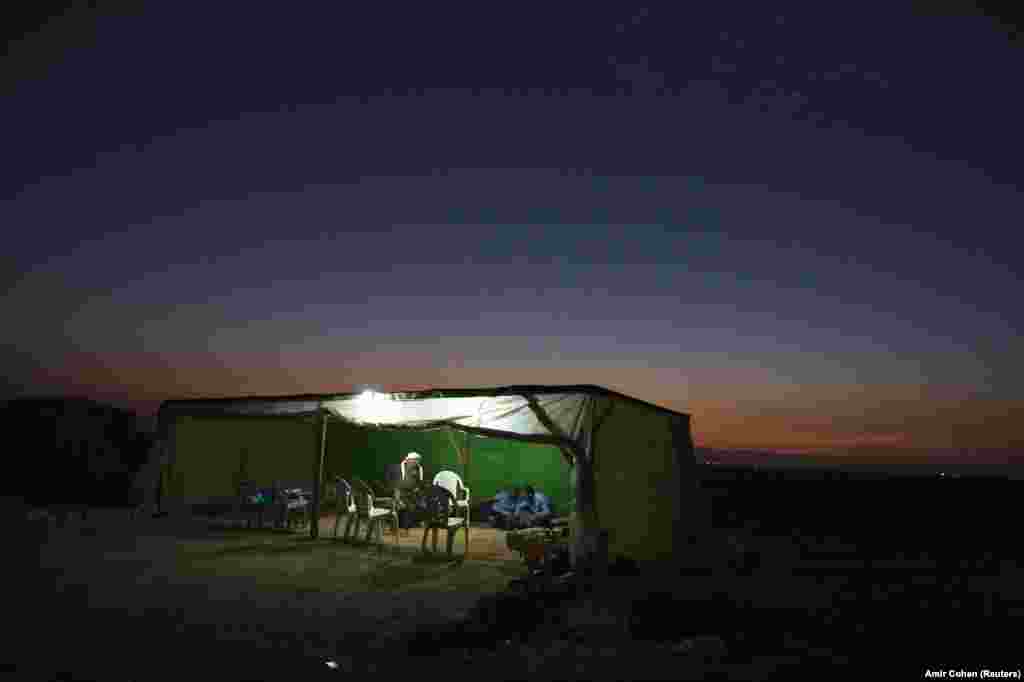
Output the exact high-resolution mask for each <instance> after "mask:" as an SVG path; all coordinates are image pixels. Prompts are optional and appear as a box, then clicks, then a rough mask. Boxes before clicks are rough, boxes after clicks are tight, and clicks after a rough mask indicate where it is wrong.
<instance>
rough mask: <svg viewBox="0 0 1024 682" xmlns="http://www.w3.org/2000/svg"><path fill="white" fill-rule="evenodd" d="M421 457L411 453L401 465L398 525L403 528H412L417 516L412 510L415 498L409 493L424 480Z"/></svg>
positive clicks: (398, 482) (398, 485)
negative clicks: (414, 518)
mask: <svg viewBox="0 0 1024 682" xmlns="http://www.w3.org/2000/svg"><path fill="white" fill-rule="evenodd" d="M420 459H421V458H420V455H419V453H416V452H410V453H409V454H408V455H406V456H405V459H403V460H402V463H401V464H399V475H400V477H401V478H400V479H399V480H398V481H396V484H397V485H396V487H397V489H398V499H399V509H398V525H399V526H400V527H401V528H411V527H412V526H413V525H414V523H413V517H414V516H415V510H414V509H412V505H413V504H414V496H413V495H411V494H410V493H409V492H403V491H408V490H409V489H410V488H415V487H416V486H418V485H419V484H420V483H422V481H423V478H424V475H425V474H424V471H423V464H421V463H420Z"/></svg>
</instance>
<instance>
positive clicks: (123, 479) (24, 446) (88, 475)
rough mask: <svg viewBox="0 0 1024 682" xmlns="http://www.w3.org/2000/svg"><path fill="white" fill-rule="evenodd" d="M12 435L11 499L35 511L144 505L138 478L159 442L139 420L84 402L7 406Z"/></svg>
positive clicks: (7, 482) (0, 408)
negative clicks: (76, 506)
mask: <svg viewBox="0 0 1024 682" xmlns="http://www.w3.org/2000/svg"><path fill="white" fill-rule="evenodd" d="M0 419H2V422H0V423H2V424H3V425H4V431H5V432H6V448H5V450H6V454H7V457H6V460H7V463H8V468H7V473H6V475H5V476H4V477H3V483H2V484H0V486H2V489H3V490H4V492H3V494H4V495H10V496H14V497H20V498H23V499H24V500H25V502H27V503H28V504H31V505H40V506H43V505H50V504H88V505H95V506H122V505H133V504H135V503H137V501H138V500H137V499H136V497H137V496H138V493H137V491H136V490H135V487H134V482H135V477H136V475H137V473H138V471H139V469H140V468H141V467H142V464H143V462H144V461H145V458H146V457H147V455H148V453H149V450H150V447H151V445H152V442H153V435H152V434H151V433H149V432H148V431H147V430H146V429H145V428H144V426H143V424H142V422H141V420H140V419H139V418H138V416H137V415H136V414H135V413H133V412H131V411H129V410H124V409H121V408H117V407H113V406H110V405H104V404H101V403H98V402H95V401H91V400H85V399H77V398H26V399H17V400H10V401H7V402H5V403H2V404H0Z"/></svg>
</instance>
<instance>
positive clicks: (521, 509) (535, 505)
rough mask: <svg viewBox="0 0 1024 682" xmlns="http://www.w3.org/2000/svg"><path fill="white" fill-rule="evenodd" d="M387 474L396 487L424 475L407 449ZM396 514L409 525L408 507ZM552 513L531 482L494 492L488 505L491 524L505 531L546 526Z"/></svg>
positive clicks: (403, 524)
mask: <svg viewBox="0 0 1024 682" xmlns="http://www.w3.org/2000/svg"><path fill="white" fill-rule="evenodd" d="M389 477H390V478H391V480H392V485H394V486H395V487H397V488H398V489H399V490H402V489H408V488H410V487H415V486H417V485H419V484H420V483H421V482H422V481H423V480H424V479H425V478H426V472H425V471H424V469H423V464H422V462H421V457H420V455H419V454H417V453H415V452H410V453H409V454H408V455H406V457H405V459H403V460H402V462H401V463H400V464H398V465H397V466H395V467H394V468H393V469H392V471H391V473H390V476H389ZM398 514H399V525H400V526H401V527H402V528H409V527H410V526H412V525H413V520H412V519H413V510H412V509H409V508H408V507H407V506H405V505H403V506H402V508H400V509H399V512H398ZM553 516H554V514H553V513H552V511H551V501H550V500H549V499H548V497H547V496H546V495H545V494H544V493H542V492H540V491H537V490H535V489H534V488H533V486H531V485H523V486H516V487H515V488H513V489H512V490H511V491H508V490H504V491H502V492H500V493H498V494H497V495H495V497H494V502H493V505H492V507H491V523H492V524H493V525H494V526H495V527H497V528H502V529H505V530H515V529H518V528H532V527H536V526H544V525H548V524H549V523H550V522H551V519H552V518H553Z"/></svg>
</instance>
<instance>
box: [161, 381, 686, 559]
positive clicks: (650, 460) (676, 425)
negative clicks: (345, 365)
mask: <svg viewBox="0 0 1024 682" xmlns="http://www.w3.org/2000/svg"><path fill="white" fill-rule="evenodd" d="M158 423H159V428H158V437H159V440H160V446H159V447H158V448H157V452H158V455H159V457H160V461H161V467H162V476H161V480H162V483H161V486H162V487H161V493H162V498H163V503H164V507H165V508H167V509H168V510H169V511H175V510H178V511H181V510H186V509H187V508H188V507H189V505H192V504H196V503H201V502H205V501H209V500H211V499H214V498H225V497H229V496H231V495H232V494H233V491H234V490H235V486H236V485H237V482H238V481H239V480H241V479H242V478H252V479H255V480H268V481H269V480H282V481H289V480H290V481H298V480H304V481H311V482H312V487H313V488H314V489H315V490H316V493H315V497H314V501H313V506H314V513H318V511H319V505H320V499H319V494H320V491H321V489H322V487H323V486H322V485H321V482H322V481H323V480H325V476H326V475H332V474H342V475H345V474H348V475H353V474H354V475H357V476H360V477H362V478H367V479H377V480H380V479H382V478H383V474H384V472H385V468H386V467H387V465H388V464H393V463H395V462H397V461H399V460H400V459H401V458H402V457H403V456H404V455H405V454H406V453H407V452H409V451H411V450H415V451H416V452H418V453H421V454H422V455H423V459H424V465H425V466H426V469H427V471H428V472H430V475H433V473H436V472H437V471H438V470H439V469H453V470H455V471H457V472H459V473H460V474H461V475H462V477H463V479H464V480H465V481H466V484H467V486H468V487H469V488H470V489H471V490H472V491H473V496H474V498H476V499H481V498H485V497H490V496H492V495H493V494H494V493H495V492H497V490H498V489H500V488H507V487H509V486H511V485H514V484H517V483H524V482H528V483H533V484H534V485H535V486H536V487H538V488H539V489H541V490H544V491H545V492H547V493H548V494H549V495H551V497H552V498H553V501H554V504H555V506H556V509H557V510H558V511H559V513H564V514H568V513H569V512H574V513H575V516H576V523H577V529H578V532H577V533H576V534H575V538H574V548H575V552H574V554H575V556H576V557H577V558H579V557H590V556H593V555H594V553H595V552H597V551H599V545H600V543H601V538H607V542H608V547H607V551H608V552H609V554H611V555H622V556H627V557H631V558H634V559H636V560H641V561H643V560H657V559H670V558H680V553H681V552H682V551H683V549H684V548H685V547H686V546H688V545H689V544H690V541H691V540H692V539H693V538H694V537H696V535H697V534H698V533H699V528H700V526H701V524H702V515H701V511H702V506H701V505H699V504H697V495H698V492H697V491H698V487H697V480H696V473H697V467H696V460H695V457H694V448H693V441H692V438H691V435H690V418H689V415H686V414H682V413H679V412H674V411H672V410H668V409H666V408H663V407H659V406H657V405H653V404H651V403H647V402H643V401H641V400H637V399H635V398H631V397H629V396H626V395H623V394H621V393H616V392H614V391H610V390H608V389H605V388H602V387H598V386H511V387H504V388H491V389H434V390H427V391H416V392H393V393H375V392H372V391H367V392H362V393H344V394H326V395H300V396H289V397H277V398H252V397H246V398H216V399H202V400H172V401H167V402H165V403H163V405H162V406H161V408H160V413H159V419H158ZM602 531H604V532H602ZM310 532H311V534H312V535H313V536H314V537H316V534H317V532H318V527H317V524H312V525H311V528H310Z"/></svg>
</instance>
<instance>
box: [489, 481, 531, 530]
mask: <svg viewBox="0 0 1024 682" xmlns="http://www.w3.org/2000/svg"><path fill="white" fill-rule="evenodd" d="M522 497H523V489H522V488H520V487H519V486H516V487H515V488H513V489H512V491H511V492H509V491H507V490H502V491H501V492H500V493H498V494H497V495H495V496H494V504H493V505H491V523H492V524H494V527H495V528H502V529H504V530H511V529H512V528H514V527H515V514H516V509H517V508H518V507H519V502H520V500H522Z"/></svg>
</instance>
